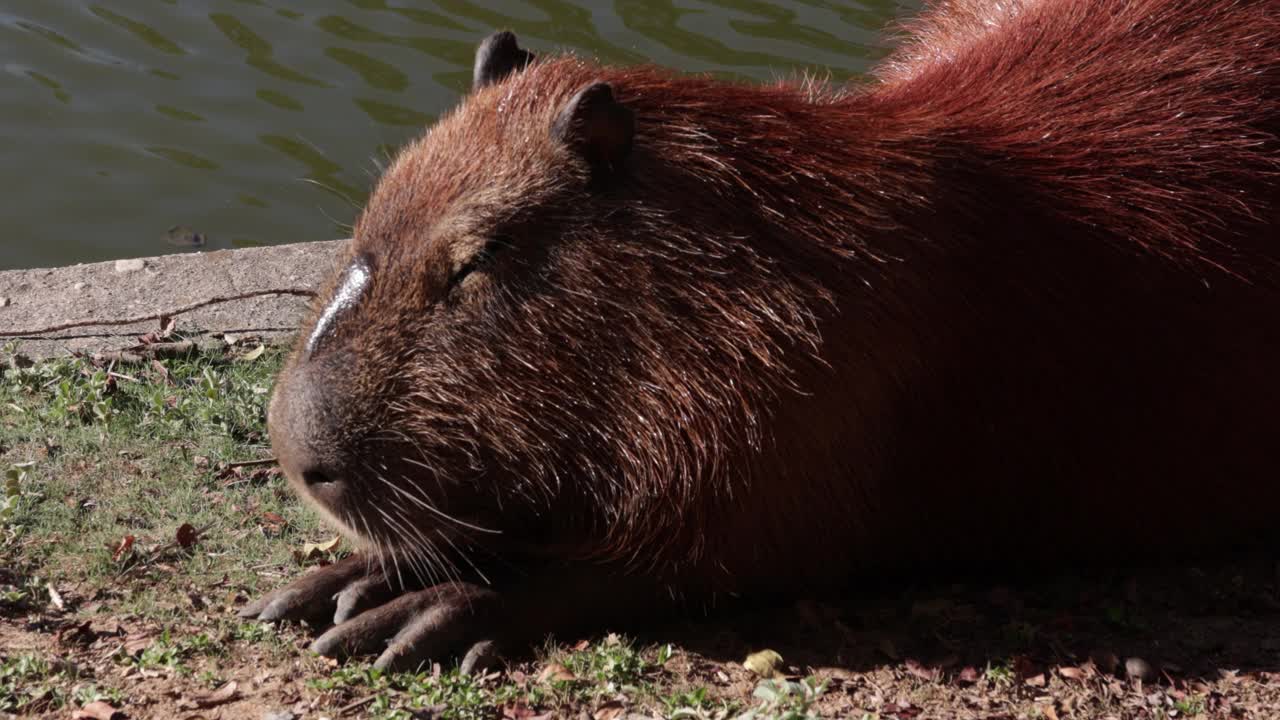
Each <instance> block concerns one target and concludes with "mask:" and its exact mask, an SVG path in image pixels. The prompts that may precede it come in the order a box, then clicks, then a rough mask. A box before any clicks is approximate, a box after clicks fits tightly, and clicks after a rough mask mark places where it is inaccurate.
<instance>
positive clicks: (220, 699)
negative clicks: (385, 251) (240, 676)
mask: <svg viewBox="0 0 1280 720" xmlns="http://www.w3.org/2000/svg"><path fill="white" fill-rule="evenodd" d="M239 696H240V693H239V692H238V691H237V689H236V681H235V680H231V681H230V682H228V683H226V684H225V685H223V686H222V687H220V688H218V689H217V690H214V691H213V692H211V693H209V694H208V695H204V696H199V697H195V698H192V700H194V701H195V704H196V707H201V708H210V707H216V706H218V705H223V704H225V703H229V702H231V701H232V700H235V699H236V698H237V697H239Z"/></svg>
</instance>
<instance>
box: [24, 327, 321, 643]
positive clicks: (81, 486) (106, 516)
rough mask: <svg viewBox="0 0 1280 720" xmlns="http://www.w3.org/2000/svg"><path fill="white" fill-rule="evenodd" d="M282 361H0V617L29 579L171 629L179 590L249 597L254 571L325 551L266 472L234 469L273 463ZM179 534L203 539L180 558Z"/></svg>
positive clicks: (208, 355)
mask: <svg viewBox="0 0 1280 720" xmlns="http://www.w3.org/2000/svg"><path fill="white" fill-rule="evenodd" d="M282 359H283V353H282V351H280V350H276V349H266V350H265V351H264V352H251V353H248V354H242V353H237V352H232V351H229V350H228V351H221V352H219V351H205V352H194V353H192V354H190V355H188V356H186V357H181V358H170V359H163V360H155V361H154V362H147V363H142V364H130V365H120V366H111V365H106V366H103V365H98V364H95V363H93V362H90V361H89V360H86V359H83V358H66V359H60V360H55V361H51V362H45V363H40V364H37V365H34V366H31V367H22V365H21V363H19V362H17V360H16V358H15V357H14V356H13V355H12V354H10V355H7V356H5V355H3V354H0V366H3V372H0V471H2V472H3V473H4V476H3V477H4V486H3V493H2V494H0V497H2V499H0V565H3V566H6V567H8V568H10V569H11V573H10V576H9V577H4V576H0V611H2V610H4V609H6V608H9V609H15V608H17V606H18V605H20V604H21V603H23V602H24V600H30V598H31V590H30V587H31V586H32V585H33V583H34V582H35V580H39V581H40V582H39V583H36V584H37V585H39V586H43V585H44V584H45V583H51V584H52V585H53V586H54V587H66V586H69V585H70V586H75V587H76V588H77V589H78V591H79V592H80V594H82V595H94V594H98V595H103V594H105V595H106V596H107V597H108V598H113V599H120V600H122V601H123V602H125V603H126V604H128V605H129V607H128V608H127V609H128V610H129V611H131V612H137V613H140V614H142V615H144V616H147V617H157V618H159V619H165V618H166V617H169V618H176V617H181V615H182V613H183V612H184V611H185V609H183V608H175V607H174V606H173V603H172V602H166V601H165V600H166V599H168V600H171V599H172V596H173V593H174V591H175V590H181V589H187V588H189V587H208V586H209V585H210V584H211V580H212V579H213V578H217V579H218V581H219V582H218V583H217V584H218V585H220V586H222V587H233V586H237V585H244V586H247V587H249V588H253V589H256V588H257V587H258V585H259V578H258V575H257V573H256V572H254V571H253V570H252V569H251V568H254V567H258V568H261V567H263V566H272V565H275V566H278V567H280V568H282V569H285V568H289V567H291V566H292V565H294V562H293V560H292V558H291V556H290V549H291V548H292V547H294V546H296V545H297V544H298V543H300V542H302V540H304V539H320V538H321V531H320V529H319V526H318V524H317V521H316V518H315V516H314V514H312V513H310V512H309V511H307V510H305V509H304V508H303V507H302V506H301V504H300V503H299V502H298V500H297V499H296V498H295V497H294V495H293V493H292V492H290V491H289V490H288V488H287V487H286V485H285V483H284V481H283V479H282V478H281V477H280V475H279V473H278V472H276V471H274V470H273V469H271V468H270V467H269V466H266V465H263V466H248V465H246V466H237V465H235V463H237V462H243V461H252V460H259V459H262V458H265V457H269V455H270V450H269V447H268V440H267V436H266V412H265V404H266V400H267V398H268V397H269V394H270V391H271V386H272V383H273V381H274V378H275V375H276V373H277V372H278V370H279V368H280V364H281V362H282ZM184 526H190V528H198V529H201V530H203V533H202V534H201V535H200V537H199V538H198V540H197V541H196V542H195V543H194V544H189V545H187V546H185V547H184V546H183V545H182V544H179V543H176V542H175V539H177V537H178V532H179V529H180V528H183V527H184ZM250 560H251V562H249V561H250ZM144 578H145V580H144ZM115 609H116V610H117V611H118V610H121V609H122V608H120V607H116V608H115Z"/></svg>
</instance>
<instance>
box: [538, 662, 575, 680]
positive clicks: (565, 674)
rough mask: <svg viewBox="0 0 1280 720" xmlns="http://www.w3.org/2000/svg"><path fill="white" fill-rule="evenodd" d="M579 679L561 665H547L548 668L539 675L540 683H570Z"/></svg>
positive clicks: (543, 669)
mask: <svg viewBox="0 0 1280 720" xmlns="http://www.w3.org/2000/svg"><path fill="white" fill-rule="evenodd" d="M577 679H578V678H577V676H575V675H574V674H573V673H571V672H569V668H567V667H565V666H563V665H561V664H560V663H547V666H546V667H544V668H542V672H540V673H538V682H540V683H548V682H568V681H570V680H577Z"/></svg>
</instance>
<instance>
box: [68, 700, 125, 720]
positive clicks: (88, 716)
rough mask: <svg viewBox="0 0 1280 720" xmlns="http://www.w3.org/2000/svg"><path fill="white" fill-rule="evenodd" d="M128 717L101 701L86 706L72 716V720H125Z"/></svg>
mask: <svg viewBox="0 0 1280 720" xmlns="http://www.w3.org/2000/svg"><path fill="white" fill-rule="evenodd" d="M126 717H128V715H125V714H124V713H123V712H121V711H120V710H117V709H115V708H114V707H111V706H110V705H108V704H107V703H104V702H102V701H101V700H95V701H93V702H91V703H89V704H88V705H85V706H84V707H82V708H80V709H79V710H77V711H76V712H75V714H74V715H72V716H71V718H72V720H124V718H126Z"/></svg>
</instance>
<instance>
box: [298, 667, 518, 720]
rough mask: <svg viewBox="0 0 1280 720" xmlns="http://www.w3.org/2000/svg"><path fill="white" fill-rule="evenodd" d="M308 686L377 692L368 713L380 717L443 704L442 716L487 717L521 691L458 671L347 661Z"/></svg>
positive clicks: (398, 719) (402, 717) (404, 719)
mask: <svg viewBox="0 0 1280 720" xmlns="http://www.w3.org/2000/svg"><path fill="white" fill-rule="evenodd" d="M307 684H308V685H309V686H310V687H311V688H312V689H314V690H319V691H321V692H335V693H342V694H344V695H347V696H350V695H357V694H361V695H370V694H373V695H376V696H377V697H376V698H375V700H374V701H373V702H372V703H371V704H370V705H369V706H368V707H367V709H366V712H367V713H368V716H369V717H372V718H376V719H377V720H409V719H410V718H414V717H418V715H416V714H415V711H421V710H424V709H427V708H437V709H438V708H444V710H443V711H442V713H441V714H440V715H439V717H441V718H449V719H451V720H488V719H489V718H492V717H494V716H495V714H496V711H497V708H498V707H500V706H501V705H503V704H504V703H507V702H510V701H512V700H514V699H516V698H518V697H521V696H522V694H523V691H522V690H521V689H520V688H518V687H516V686H515V685H511V684H499V685H493V684H492V683H488V682H486V681H485V680H484V679H482V678H479V677H476V676H474V675H462V674H461V673H459V672H457V671H456V670H454V671H451V672H446V673H442V674H441V675H439V676H435V675H433V674H431V673H427V672H419V673H385V672H382V671H381V670H377V669H375V668H374V667H372V666H371V665H364V664H348V665H345V666H343V667H340V668H337V669H335V670H334V671H333V672H332V673H331V674H330V675H329V676H327V677H322V678H314V679H312V680H309V681H308V683H307Z"/></svg>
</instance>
